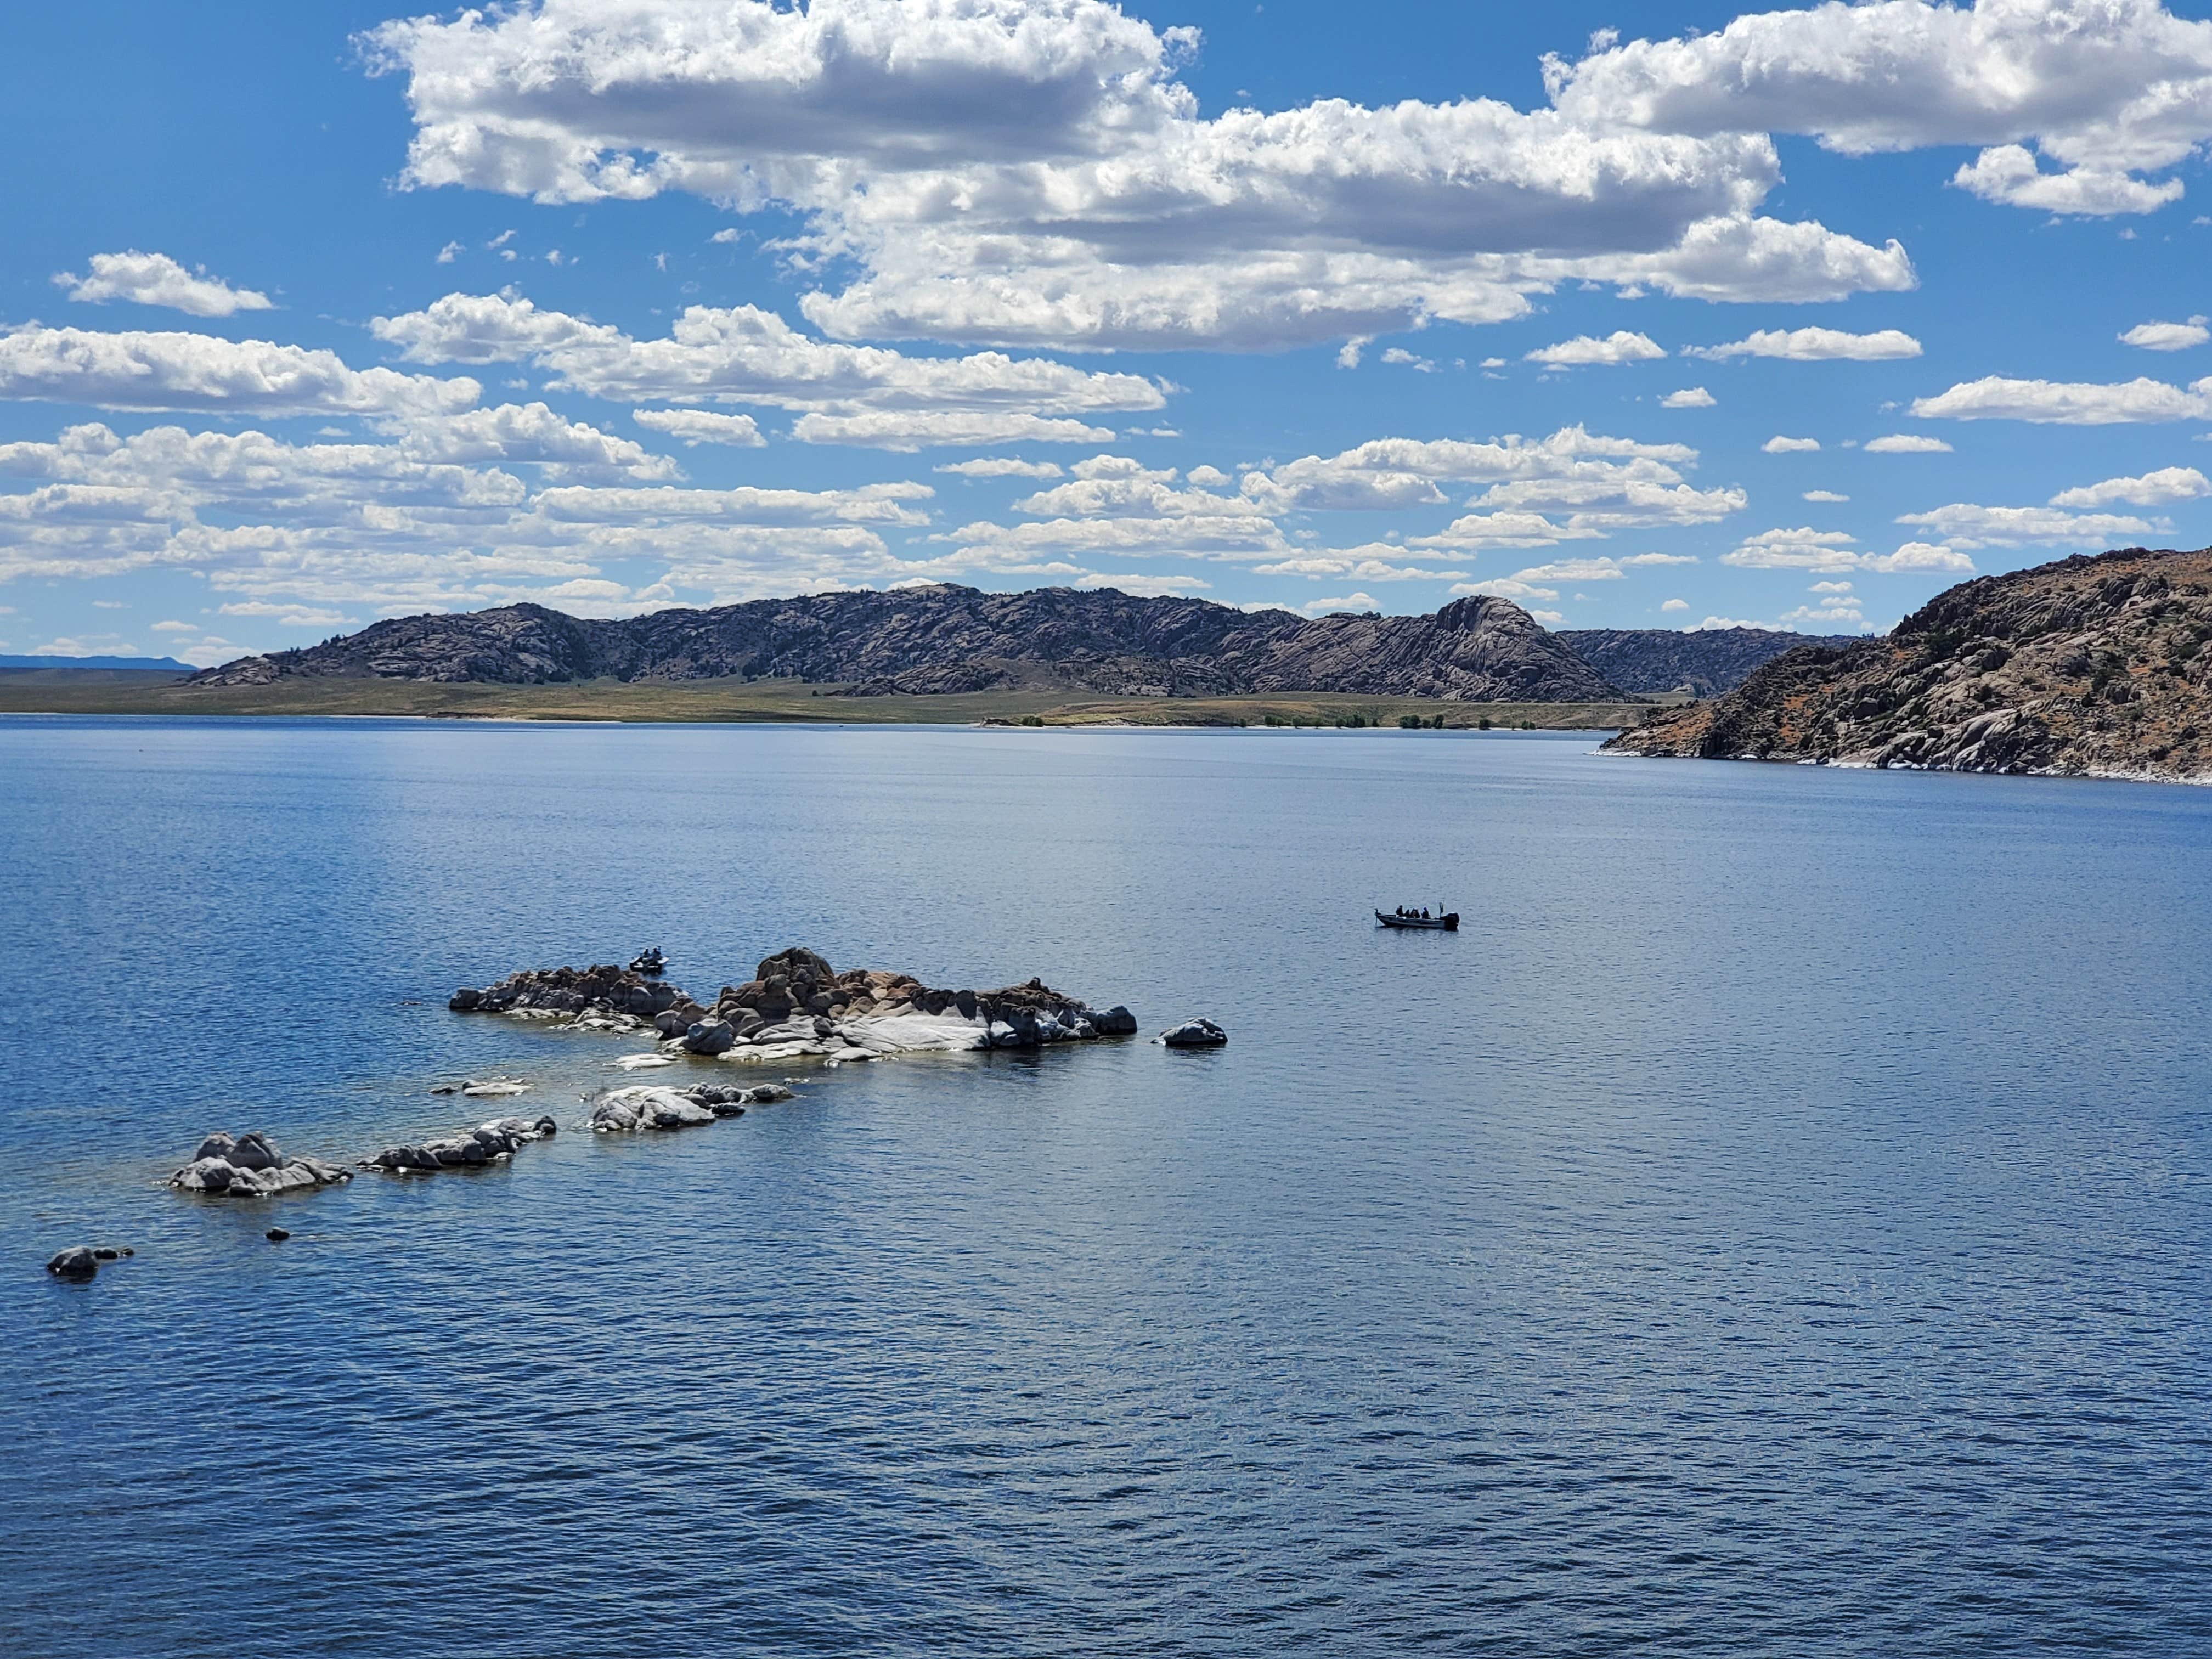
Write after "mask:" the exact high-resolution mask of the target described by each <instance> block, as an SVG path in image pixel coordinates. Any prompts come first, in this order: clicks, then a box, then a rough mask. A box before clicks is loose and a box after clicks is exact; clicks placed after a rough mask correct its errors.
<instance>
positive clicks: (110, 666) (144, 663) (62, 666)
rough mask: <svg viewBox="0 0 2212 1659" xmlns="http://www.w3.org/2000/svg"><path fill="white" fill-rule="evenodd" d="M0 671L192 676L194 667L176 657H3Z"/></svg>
mask: <svg viewBox="0 0 2212 1659" xmlns="http://www.w3.org/2000/svg"><path fill="white" fill-rule="evenodd" d="M0 668H44V669H51V670H61V671H76V672H79V673H84V672H98V673H103V674H106V673H115V672H118V671H129V672H131V673H145V674H189V673H191V671H192V665H191V664H190V663H188V662H179V661H178V660H177V659H175V658H174V657H0Z"/></svg>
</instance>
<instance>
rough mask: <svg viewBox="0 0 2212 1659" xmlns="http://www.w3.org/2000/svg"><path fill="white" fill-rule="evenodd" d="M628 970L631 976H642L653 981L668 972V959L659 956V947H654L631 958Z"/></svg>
mask: <svg viewBox="0 0 2212 1659" xmlns="http://www.w3.org/2000/svg"><path fill="white" fill-rule="evenodd" d="M629 970H630V972H632V973H633V974H643V975H645V976H646V977H647V979H655V978H658V977H659V975H662V974H665V973H666V972H667V971H668V958H667V957H665V956H663V955H662V954H661V951H660V947H659V945H654V946H653V949H651V950H650V951H640V952H639V953H638V954H637V955H636V956H635V957H632V958H631V960H630V964H629Z"/></svg>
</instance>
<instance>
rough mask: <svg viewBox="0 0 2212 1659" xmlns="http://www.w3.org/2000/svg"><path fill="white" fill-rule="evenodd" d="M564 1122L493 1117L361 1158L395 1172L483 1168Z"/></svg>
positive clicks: (366, 1164)
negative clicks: (437, 1136) (433, 1138)
mask: <svg viewBox="0 0 2212 1659" xmlns="http://www.w3.org/2000/svg"><path fill="white" fill-rule="evenodd" d="M560 1128H561V1126H560V1125H559V1124H557V1123H556V1122H555V1121H553V1120H552V1119H551V1118H550V1117H541V1118H538V1119H535V1120H532V1119H528V1118H520V1117H501V1118H494V1119H492V1120H491V1121H489V1122H488V1123H479V1124H478V1125H477V1127H475V1128H473V1129H468V1130H464V1131H463V1132H461V1133H459V1134H454V1135H448V1136H447V1137H445V1138H444V1139H439V1140H425V1141H422V1142H421V1143H419V1144H417V1145H411V1146H387V1147H386V1148H385V1149H384V1150H383V1151H382V1152H378V1153H376V1154H374V1156H373V1157H370V1158H363V1159H362V1165H363V1167H364V1168H367V1169H372V1170H385V1171H386V1172H387V1173H390V1174H394V1175H432V1174H435V1173H436V1172H437V1171H438V1170H481V1169H483V1168H484V1167H485V1166H486V1165H488V1164H500V1163H504V1162H505V1161H506V1160H507V1159H508V1158H513V1156H514V1153H515V1151H516V1149H517V1148H518V1147H521V1146H527V1145H529V1143H530V1142H532V1141H533V1140H544V1139H548V1138H549V1137H550V1136H552V1135H555V1134H557V1133H560Z"/></svg>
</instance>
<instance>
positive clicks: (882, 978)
mask: <svg viewBox="0 0 2212 1659" xmlns="http://www.w3.org/2000/svg"><path fill="white" fill-rule="evenodd" d="M447 1006H448V1007H450V1008H452V1009H453V1012H456V1013H504V1014H510V1015H514V1016H517V1017H520V1018H544V1019H559V1018H566V1020H567V1021H568V1023H569V1024H570V1025H572V1026H574V1027H577V1028H580V1029H586V1030H637V1031H644V1030H654V1031H656V1032H658V1033H659V1036H661V1037H663V1038H664V1039H665V1042H664V1043H663V1045H662V1048H661V1055H660V1057H661V1058H663V1059H666V1060H673V1059H674V1058H676V1057H677V1056H678V1055H681V1054H695V1055H699V1056H702V1057H705V1058H720V1059H724V1060H737V1061H740V1062H753V1063H761V1062H781V1061H783V1060H798V1059H802V1058H812V1059H823V1060H830V1061H833V1062H842V1061H846V1060H875V1059H880V1058H884V1057H886V1056H889V1055H892V1054H913V1053H918V1052H923V1051H928V1050H936V1051H940V1052H960V1051H965V1050H969V1049H978V1048H1042V1047H1044V1046H1046V1045H1048V1044H1051V1043H1058V1042H1088V1041H1091V1040H1093V1039H1096V1038H1098V1037H1109V1036H1133V1035H1135V1033H1136V1030H1137V1020H1136V1016H1134V1015H1133V1014H1132V1013H1131V1012H1129V1011H1128V1010H1127V1008H1123V1007H1118V1006H1117V1007H1113V1008H1107V1009H1103V1010H1102V1009H1093V1008H1092V1007H1091V1006H1090V1005H1089V1004H1088V1003H1085V1002H1084V1001H1082V1000H1079V999H1078V998H1075V997H1072V996H1069V995H1067V994H1065V993H1064V992H1060V991H1055V990H1054V989H1053V988H1052V987H1049V986H1048V985H1046V984H1045V983H1044V981H1042V980H1040V979H1032V980H1030V981H1029V982H1028V983H1027V984H1024V985H1010V986H1006V987H1001V988H1000V989H998V990H995V991H969V990H957V991H954V990H940V989H935V988H933V987H929V986H927V985H925V984H923V983H922V982H921V981H920V980H919V979H917V978H915V976H914V975H911V974H897V973H889V972H885V971H884V970H882V969H867V968H855V969H848V970H847V971H846V972H843V973H839V972H837V971H836V970H835V969H832V968H831V967H830V965H829V962H828V960H827V959H826V958H824V957H822V956H821V955H819V954H818V953H817V952H815V951H810V950H807V949H805V947H804V946H798V945H794V946H793V947H792V948H790V949H788V950H786V951H778V952H777V953H776V954H775V955H774V956H771V957H764V958H763V960H762V961H761V963H759V965H758V966H757V968H755V969H754V970H753V976H752V978H750V979H749V980H747V981H745V982H744V983H743V984H742V985H725V986H723V987H721V990H720V993H718V994H717V995H716V996H715V999H714V1001H713V1002H712V1003H711V1004H710V1003H705V1002H702V1001H699V1000H695V999H694V998H692V997H690V995H688V994H685V993H684V991H683V990H681V989H679V988H678V987H676V986H674V985H671V984H668V983H666V982H665V981H659V980H654V979H648V978H647V977H645V976H644V975H640V974H636V973H634V972H632V971H631V970H629V969H625V968H617V967H614V966H612V965H610V964H602V965H599V966H594V967H590V968H553V969H523V970H521V971H520V972H517V973H513V974H510V975H508V976H507V978H505V979H503V980H501V981H499V982H498V983H497V984H495V985H493V986H490V987H487V988H485V989H483V990H477V989H475V988H473V987H464V988H462V989H460V990H458V991H456V992H454V993H453V997H452V999H451V1000H450V1001H449V1002H448V1003H447Z"/></svg>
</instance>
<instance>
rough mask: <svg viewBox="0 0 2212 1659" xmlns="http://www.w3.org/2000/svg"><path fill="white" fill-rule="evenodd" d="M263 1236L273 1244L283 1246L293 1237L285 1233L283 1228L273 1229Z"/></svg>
mask: <svg viewBox="0 0 2212 1659" xmlns="http://www.w3.org/2000/svg"><path fill="white" fill-rule="evenodd" d="M261 1236H262V1237H264V1238H265V1239H267V1240H268V1241H269V1242H270V1243H271V1244H282V1243H283V1242H284V1241H285V1240H286V1239H288V1238H289V1237H291V1236H292V1235H291V1234H290V1233H289V1232H287V1231H284V1229H283V1228H282V1227H271V1228H270V1230H269V1231H267V1232H265V1233H264V1234H262V1235H261Z"/></svg>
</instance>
